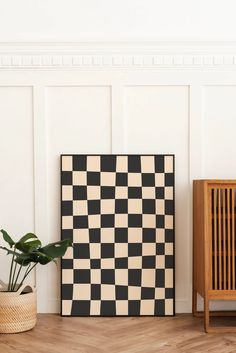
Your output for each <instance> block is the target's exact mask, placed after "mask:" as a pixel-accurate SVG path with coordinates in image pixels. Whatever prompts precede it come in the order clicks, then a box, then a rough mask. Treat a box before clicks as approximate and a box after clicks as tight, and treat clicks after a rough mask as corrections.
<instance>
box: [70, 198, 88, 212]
mask: <svg viewBox="0 0 236 353" xmlns="http://www.w3.org/2000/svg"><path fill="white" fill-rule="evenodd" d="M73 214H74V216H84V215H87V214H88V202H87V201H86V200H81V201H78V200H76V201H73Z"/></svg>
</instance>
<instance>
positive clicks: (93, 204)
mask: <svg viewBox="0 0 236 353" xmlns="http://www.w3.org/2000/svg"><path fill="white" fill-rule="evenodd" d="M100 213H101V201H100V200H88V214H89V215H92V214H100Z"/></svg>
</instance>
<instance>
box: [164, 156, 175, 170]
mask: <svg viewBox="0 0 236 353" xmlns="http://www.w3.org/2000/svg"><path fill="white" fill-rule="evenodd" d="M173 161H174V159H173V156H165V173H173V167H174V162H173Z"/></svg>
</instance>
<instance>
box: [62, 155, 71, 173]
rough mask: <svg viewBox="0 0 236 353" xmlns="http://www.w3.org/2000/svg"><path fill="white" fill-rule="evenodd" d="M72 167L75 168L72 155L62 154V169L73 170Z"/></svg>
mask: <svg viewBox="0 0 236 353" xmlns="http://www.w3.org/2000/svg"><path fill="white" fill-rule="evenodd" d="M72 169H73V160H72V156H62V170H63V171H72Z"/></svg>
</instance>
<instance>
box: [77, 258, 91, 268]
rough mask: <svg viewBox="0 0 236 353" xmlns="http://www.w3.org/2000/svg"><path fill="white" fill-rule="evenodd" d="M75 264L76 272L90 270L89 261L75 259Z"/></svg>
mask: <svg viewBox="0 0 236 353" xmlns="http://www.w3.org/2000/svg"><path fill="white" fill-rule="evenodd" d="M73 264H74V269H76V270H86V269H89V268H90V260H89V259H74V260H73Z"/></svg>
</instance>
